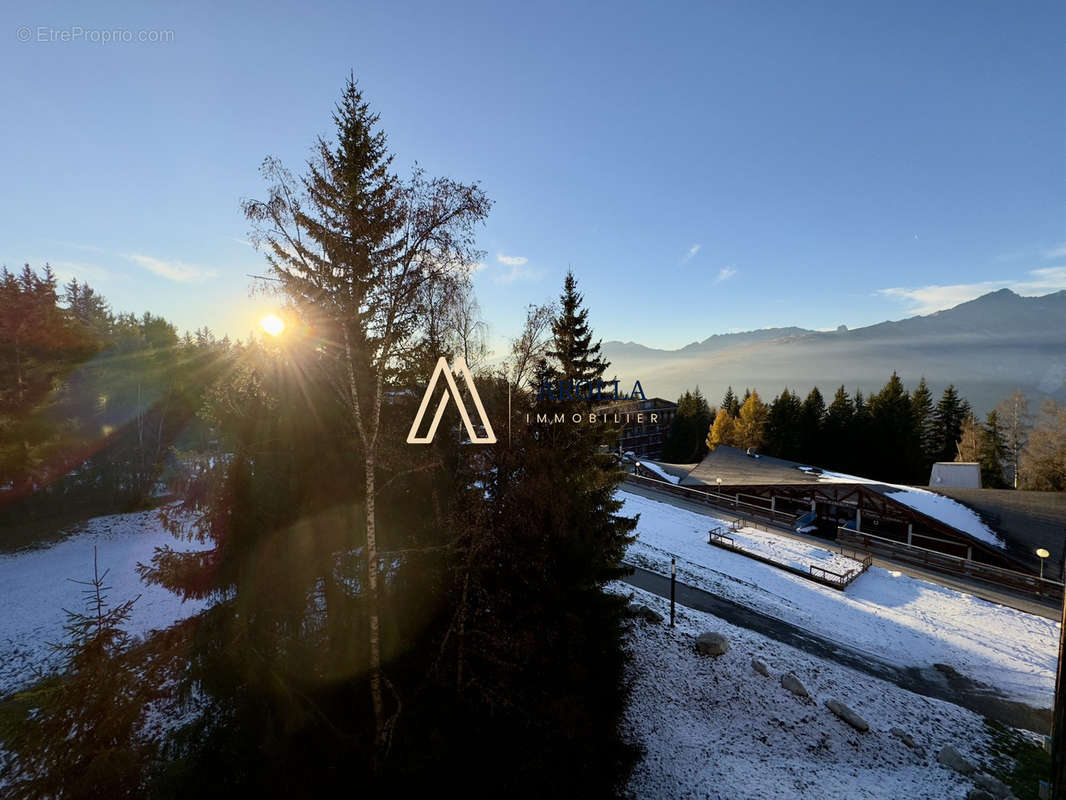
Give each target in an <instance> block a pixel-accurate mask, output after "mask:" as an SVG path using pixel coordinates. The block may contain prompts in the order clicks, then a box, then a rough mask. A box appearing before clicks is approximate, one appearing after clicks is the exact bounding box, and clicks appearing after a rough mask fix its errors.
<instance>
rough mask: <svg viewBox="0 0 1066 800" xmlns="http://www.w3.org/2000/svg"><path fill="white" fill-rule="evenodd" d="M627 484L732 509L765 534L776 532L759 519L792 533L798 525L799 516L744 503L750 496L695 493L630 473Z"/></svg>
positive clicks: (746, 523) (695, 491) (686, 488)
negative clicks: (744, 498)
mask: <svg viewBox="0 0 1066 800" xmlns="http://www.w3.org/2000/svg"><path fill="white" fill-rule="evenodd" d="M637 469H641V467H637ZM645 471H647V470H645ZM625 480H626V482H627V483H632V484H634V485H636V486H647V487H648V488H651V489H655V490H657V491H661V492H668V493H669V494H673V495H677V496H678V497H683V498H685V499H686V500H690V501H692V502H694V503H703V504H705V505H709V506H713V507H715V508H721V509H728V510H729V511H731V512H732V513H734V514H736V515H737V516H740V517H743V518H744V522H743V524H744V525H750V526H752V527H755V528H762V529H763V530H765V531H771V532H773V529H772V528H767V527H765V526H763V525H761V524H759V521H758V520H757V519H755V517H761V518H763V519H766V520H769V521H770V523H771V524H774V525H777V526H780V527H784V528H788V529H789V530H791V528H792V525H793V524H794V523H795V522H796V516H797V515H796V514H789V513H788V512H787V511H777V510H776V509H772V508H764V507H763V506H761V505H756V504H754V503H748V502H745V501H744V500H741V499H740V498H741V497H748V496H749V495H726V494H719V493H714V492H712V491H711V490H710V489H709V488H708V489H693V488H690V487H688V486H679V485H678V484H676V483H670V482H669V481H664V480H662V479H661V478H649V477H647V476H646V475H639V474H633V473H627V474H626V476H625Z"/></svg>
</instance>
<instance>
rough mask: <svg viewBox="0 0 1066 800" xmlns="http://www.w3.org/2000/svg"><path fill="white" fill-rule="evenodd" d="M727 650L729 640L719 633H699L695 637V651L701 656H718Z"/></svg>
mask: <svg viewBox="0 0 1066 800" xmlns="http://www.w3.org/2000/svg"><path fill="white" fill-rule="evenodd" d="M728 650H729V640H728V639H727V638H726V637H725V636H723V635H722V634H720V633H713V632H711V633H701V634H700V635H699V636H698V637H696V652H697V653H699V654H700V655H701V656H715V657H717V656H720V655H722V653H725V652H726V651H728Z"/></svg>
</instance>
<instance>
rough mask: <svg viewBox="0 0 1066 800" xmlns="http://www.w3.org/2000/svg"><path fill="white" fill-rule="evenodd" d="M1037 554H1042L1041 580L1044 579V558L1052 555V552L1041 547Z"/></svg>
mask: <svg viewBox="0 0 1066 800" xmlns="http://www.w3.org/2000/svg"><path fill="white" fill-rule="evenodd" d="M1036 554H1037V555H1038V556H1040V580H1044V559H1045V558H1047V557H1048V556H1050V555H1051V553H1049V552H1048V551H1047V550H1045V549H1044V548H1043V547H1041V548H1040V549H1039V550H1037V551H1036Z"/></svg>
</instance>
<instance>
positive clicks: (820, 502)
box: [680, 446, 1030, 572]
mask: <svg viewBox="0 0 1066 800" xmlns="http://www.w3.org/2000/svg"><path fill="white" fill-rule="evenodd" d="M680 485H681V486H687V487H691V488H694V489H699V490H701V491H704V492H706V493H707V494H710V495H718V496H719V498H721V499H724V500H725V501H727V502H732V503H735V504H737V507H738V508H739V507H743V508H744V510H746V511H748V512H754V513H759V511H760V510H761V511H762V513H763V514H764V515H767V516H770V517H771V518H778V517H782V518H786V519H791V518H795V519H797V520H800V521H801V524H802V526H803V529H804V531H805V532H808V533H812V534H814V535H817V536H822V537H824V538H826V539H830V540H834V541H848V542H852V543H855V542H858V541H861V542H862V543H863V544H864V545H866V546H873V545H877V546H883V547H888V548H891V547H898V548H899V549H901V550H903V549H905V550H907V551H908V552H911V553H912V554H917V553H920V552H929V553H934V554H944V555H946V556H950V557H953V558H955V559H963V560H965V561H972V562H979V563H982V564H987V565H991V566H995V567H999V568H1004V569H1011V570H1025V571H1026V572H1028V571H1030V564H1029V560H1028V559H1025V560H1019V559H1018V558H1017V557H1015V553H1016V552H1017V550H1016V548H1013V549H1012V548H1008V547H1005V546H1004V545H1005V542H1004V541H1003V539H1005V537H1003V536H1002V535H997V534H998V531H997V530H996V529H995V528H994V527H992V526H987V525H986V524H982V519H980V518H979V517H978V516H977V515H974V514H973V513H972V512H971V511H970V510H969V509H967V508H966V507H965V506H960V505H959V504H957V503H938V502H937V501H936V497H937V496H938V495H936V494H934V493H933V492H930V491H929V490H927V489H917V488H912V487H906V486H896V485H893V484H885V483H880V482H878V481H873V480H868V479H866V478H861V477H858V476H855V475H843V474H840V473H835V472H831V471H828V470H822V469H819V468H817V467H812V466H810V465H807V464H800V463H798V462H795V461H787V460H785V459H781V458H773V457H770V456H764V455H760V454H755V453H749V452H745V451H743V450H740V449H737V448H735V447H727V446H721V447H718V448H717V449H716V450H714V451H712V452H711V453H708V454H707V456H706V457H705V458H704V459H703V461H702V462H700V463H699V464H698V465H696V467H695V468H693V469H692V470H691V471H689V473H688V474H687V475H686V476H685V477H683V478H682V479H681V481H680ZM938 506H940V507H938ZM989 528H991V530H989Z"/></svg>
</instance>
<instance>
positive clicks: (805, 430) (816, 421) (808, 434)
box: [799, 386, 826, 464]
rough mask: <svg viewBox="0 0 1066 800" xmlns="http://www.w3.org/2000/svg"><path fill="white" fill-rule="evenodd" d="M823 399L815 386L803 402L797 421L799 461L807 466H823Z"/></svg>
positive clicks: (824, 413) (824, 409)
mask: <svg viewBox="0 0 1066 800" xmlns="http://www.w3.org/2000/svg"><path fill="white" fill-rule="evenodd" d="M825 415H826V408H825V398H824V397H822V392H821V391H820V390H819V389H818V387H817V386H815V387H814V388H813V389H811V391H810V392H809V393H808V394H807V398H806V399H805V400H804V401H803V409H802V411H801V412H800V419H799V453H800V459H801V460H803V461H806V462H807V463H809V464H823V463H824V460H825V452H826V451H825V436H824V434H825V431H824V426H825Z"/></svg>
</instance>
